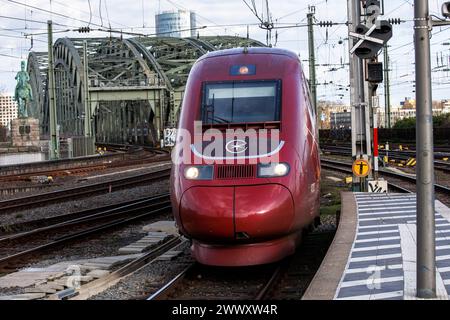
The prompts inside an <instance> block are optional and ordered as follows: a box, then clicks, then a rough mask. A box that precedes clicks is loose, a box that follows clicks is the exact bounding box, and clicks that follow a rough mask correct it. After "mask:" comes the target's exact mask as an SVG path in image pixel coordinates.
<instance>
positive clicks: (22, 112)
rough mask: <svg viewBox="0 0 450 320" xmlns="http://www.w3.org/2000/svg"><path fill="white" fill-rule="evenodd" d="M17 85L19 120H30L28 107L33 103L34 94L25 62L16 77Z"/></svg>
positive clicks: (16, 98) (16, 97) (16, 95)
mask: <svg viewBox="0 0 450 320" xmlns="http://www.w3.org/2000/svg"><path fill="white" fill-rule="evenodd" d="M16 80H17V85H16V91H15V94H14V100H16V101H17V104H18V116H19V118H28V107H29V105H30V101H33V93H32V90H31V86H30V83H29V81H30V76H29V75H28V73H27V72H26V70H25V61H22V63H21V71H19V72H18V73H17V75H16Z"/></svg>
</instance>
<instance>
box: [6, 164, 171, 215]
mask: <svg viewBox="0 0 450 320" xmlns="http://www.w3.org/2000/svg"><path fill="white" fill-rule="evenodd" d="M169 176H170V169H163V170H159V171H155V172H151V173H145V174H140V175H134V176H131V177H126V178H121V179H116V180H112V181H107V182H99V183H93V184H89V185H86V186H80V187H75V188H70V189H64V190H59V191H54V192H47V193H41V194H37V195H31V196H26V197H21V198H14V199H10V200H3V201H0V214H3V213H6V212H10V211H11V210H15V211H16V210H20V209H26V208H28V207H29V206H30V205H33V207H36V206H42V205H45V204H49V203H52V202H55V201H61V200H67V199H73V197H74V196H77V197H80V196H87V195H89V196H91V195H93V194H98V193H104V192H109V191H111V190H112V189H123V188H126V187H129V186H134V185H138V184H141V183H144V182H149V181H156V180H160V179H164V178H168V177H169Z"/></svg>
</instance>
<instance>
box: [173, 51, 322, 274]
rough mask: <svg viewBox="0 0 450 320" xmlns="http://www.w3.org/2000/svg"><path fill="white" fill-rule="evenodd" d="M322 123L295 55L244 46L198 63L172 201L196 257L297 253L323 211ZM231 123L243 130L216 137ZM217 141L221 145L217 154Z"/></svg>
mask: <svg viewBox="0 0 450 320" xmlns="http://www.w3.org/2000/svg"><path fill="white" fill-rule="evenodd" d="M315 123H316V121H315V115H314V110H313V108H312V105H311V99H310V96H309V89H308V85H307V80H306V79H305V76H304V74H303V71H302V67H301V63H300V61H299V58H298V57H297V56H296V55H295V54H294V53H292V52H290V51H286V50H281V49H272V48H248V49H242V48H240V49H231V50H223V51H216V52H211V53H209V54H206V55H205V56H203V57H202V58H200V59H199V60H198V61H197V62H196V63H195V65H194V66H193V68H192V70H191V73H190V75H189V79H188V82H187V86H186V90H185V96H184V100H183V108H182V111H181V115H180V122H179V130H178V136H177V148H176V150H175V152H174V154H173V160H174V165H173V168H172V175H171V199H172V206H173V212H174V216H175V219H176V222H177V225H178V228H179V230H180V232H181V233H182V234H184V235H185V236H187V237H188V238H190V239H192V247H191V250H192V253H193V256H194V258H195V259H196V260H197V261H199V262H200V263H203V264H207V265H218V266H244V265H256V264H265V263H271V262H274V261H277V260H280V259H282V258H284V257H286V256H288V255H290V254H293V253H294V251H295V248H296V246H297V245H298V244H299V241H300V238H301V233H302V230H304V229H305V228H307V227H308V226H309V225H311V224H312V223H313V222H314V220H315V218H317V217H318V216H319V205H320V203H319V200H320V160H319V153H318V145H317V140H316V124H315ZM200 124H202V126H201V128H200ZM227 130H228V131H227ZM230 130H241V131H237V132H238V133H239V132H240V133H242V132H244V133H245V134H244V135H242V134H241V135H239V134H237V135H235V136H232V137H231V138H229V137H228V136H226V137H224V138H223V140H221V139H220V138H218V136H219V133H222V134H223V135H224V136H225V132H231V131H230ZM263 134H265V136H264V137H265V138H261V136H263ZM212 137H214V139H213V138H212ZM236 137H237V138H236ZM195 141H197V142H195ZM212 142H214V143H216V144H215V145H216V146H217V145H219V146H220V148H222V150H223V151H222V150H220V148H218V149H217V150H215V151H212V152H211V148H208V143H209V146H211V144H212ZM252 143H253V145H255V143H256V145H257V146H258V147H257V148H255V147H251V145H252ZM265 146H266V147H265ZM181 150H182V151H181ZM181 158H183V159H184V160H183V161H181ZM269 162H270V163H269Z"/></svg>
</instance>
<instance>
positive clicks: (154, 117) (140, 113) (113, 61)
mask: <svg viewBox="0 0 450 320" xmlns="http://www.w3.org/2000/svg"><path fill="white" fill-rule="evenodd" d="M244 46H247V47H260V46H264V44H262V43H261V42H259V41H256V40H252V39H247V38H240V37H231V36H217V37H199V38H169V37H163V38H162V37H138V38H128V39H125V38H115V37H108V38H61V39H58V40H57V41H56V42H55V44H54V46H53V50H54V65H55V68H54V74H55V84H56V110H57V111H56V112H57V123H58V126H59V135H60V137H63V138H70V137H80V136H85V135H86V134H87V133H86V131H87V130H86V125H87V126H88V128H89V127H90V131H91V132H92V134H93V135H95V140H96V142H99V143H121V144H122V143H132V144H146V145H153V146H156V145H158V144H159V141H160V140H161V139H162V135H163V130H164V128H173V127H176V125H177V120H178V115H179V113H180V109H181V102H182V99H183V93H184V88H185V85H186V81H187V77H188V75H189V71H190V69H191V67H192V65H193V64H194V62H195V61H196V60H197V59H198V58H200V57H201V56H202V55H204V54H205V53H207V52H209V51H215V50H221V49H229V48H237V47H244ZM84 47H86V50H85V49H84ZM85 54H86V56H87V59H86V60H87V66H85V65H84V60H85V59H84V56H85ZM27 68H28V72H29V74H30V78H31V81H30V82H31V87H32V89H33V96H34V101H33V102H32V105H31V106H30V109H31V110H30V114H31V116H33V117H34V118H38V119H39V120H40V126H41V127H40V129H41V135H42V136H43V137H48V136H49V125H50V124H49V95H48V81H47V79H48V54H47V53H46V52H31V53H30V54H29V56H28V67H27ZM86 113H89V114H86Z"/></svg>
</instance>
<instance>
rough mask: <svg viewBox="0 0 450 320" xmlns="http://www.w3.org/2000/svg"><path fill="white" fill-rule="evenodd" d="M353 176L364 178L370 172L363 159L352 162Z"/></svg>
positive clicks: (366, 162) (367, 164)
mask: <svg viewBox="0 0 450 320" xmlns="http://www.w3.org/2000/svg"><path fill="white" fill-rule="evenodd" d="M352 170H353V174H354V175H355V176H357V177H359V178H365V177H367V176H368V175H369V172H370V163H369V162H368V161H367V160H364V159H358V160H356V161H355V162H353V166H352Z"/></svg>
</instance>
